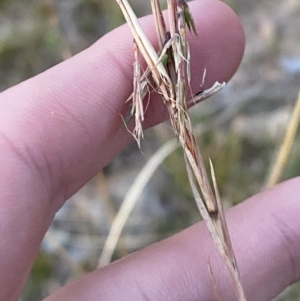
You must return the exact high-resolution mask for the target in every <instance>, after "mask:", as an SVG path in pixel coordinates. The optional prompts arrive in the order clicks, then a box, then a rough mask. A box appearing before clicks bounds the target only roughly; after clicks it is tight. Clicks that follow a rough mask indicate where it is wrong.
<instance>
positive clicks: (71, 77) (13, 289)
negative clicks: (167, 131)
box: [0, 0, 300, 301]
mask: <svg viewBox="0 0 300 301" xmlns="http://www.w3.org/2000/svg"><path fill="white" fill-rule="evenodd" d="M190 7H191V10H192V12H193V15H194V18H195V21H196V26H197V30H198V33H199V37H198V38H195V37H190V42H191V49H192V57H193V58H192V64H193V68H192V77H193V78H194V80H193V89H194V91H195V92H197V89H198V90H199V83H201V78H202V73H200V74H199V72H198V70H204V68H206V69H207V75H206V79H205V81H206V82H205V87H204V88H209V86H211V85H212V84H213V83H214V82H215V81H216V80H218V81H220V82H222V81H228V80H229V79H230V77H231V76H232V75H233V74H234V73H235V71H236V69H237V67H238V65H239V63H240V60H241V58H242V54H243V49H244V34H243V30H242V27H241V24H240V22H239V20H238V18H237V17H236V16H235V14H234V13H233V12H232V11H231V10H230V9H229V8H228V7H227V6H226V5H225V4H223V3H221V2H217V1H215V0H203V1H195V2H193V3H191V5H190ZM142 23H143V26H144V27H145V28H147V30H146V31H147V34H149V36H150V37H151V39H152V40H155V30H154V27H153V26H152V19H151V18H149V17H147V18H144V19H143V20H142ZM111 49H114V51H111ZM132 64H133V46H132V37H131V34H130V32H129V30H128V28H127V27H126V26H123V27H121V28H119V29H117V30H116V31H113V32H111V33H109V34H108V35H106V36H105V37H103V38H102V39H100V40H99V41H98V42H97V43H96V44H95V45H93V46H91V47H90V48H89V49H87V50H85V51H83V52H82V53H80V54H78V55H76V56H75V57H73V58H72V59H70V60H68V61H66V62H63V63H61V64H60V65H58V66H56V67H54V68H52V69H50V70H48V71H46V72H44V73H42V74H40V75H38V76H36V77H34V78H32V79H30V80H28V81H26V82H23V83H21V84H19V85H17V86H15V87H12V88H10V89H8V90H6V91H4V92H3V93H1V94H0V149H1V152H0V166H1V168H0V179H1V181H0V186H1V187H0V237H1V240H0V267H1V273H0V300H6V301H14V300H16V299H17V298H18V296H19V294H20V292H21V289H22V287H23V285H24V283H25V282H26V278H27V276H28V274H29V272H30V269H31V267H32V265H33V262H34V260H35V257H36V255H37V253H38V249H39V246H40V243H41V240H42V238H43V236H44V235H45V232H46V231H47V229H48V227H49V224H50V223H51V220H52V218H53V216H54V214H55V213H56V212H57V210H59V208H60V207H61V206H62V205H63V204H64V202H65V200H66V199H67V198H69V197H70V196H71V195H73V194H74V193H75V192H76V191H77V190H78V189H79V188H80V187H82V186H83V185H84V184H85V183H86V182H87V181H88V180H89V179H91V178H92V177H93V176H94V175H95V174H96V173H97V172H99V171H100V170H101V168H103V167H104V166H105V165H107V164H108V163H109V162H110V161H111V160H112V159H113V157H114V156H115V155H117V154H118V153H120V152H121V150H122V149H123V148H124V147H125V146H126V145H127V144H128V143H129V142H130V141H132V137H131V135H130V134H128V133H127V132H126V131H123V132H122V133H121V134H120V133H119V130H120V128H121V127H122V119H121V118H120V115H119V113H121V112H123V113H124V102H125V100H126V99H127V98H128V96H129V95H130V93H131V92H132V91H131V90H132V76H133V66H132ZM208 101H209V100H208ZM125 110H126V109H125ZM165 118H166V116H165V111H164V109H163V107H162V102H161V100H160V98H158V97H155V96H154V97H152V100H151V105H150V107H149V109H148V111H147V114H146V121H145V124H146V126H147V127H149V126H152V125H154V124H157V123H159V122H161V121H162V120H163V119H165ZM299 184H300V179H293V180H290V181H288V182H285V183H283V184H281V185H279V186H277V187H275V188H273V189H270V190H268V191H266V192H263V193H260V194H258V195H256V196H254V197H252V198H251V199H249V200H246V201H245V202H243V203H242V204H240V205H239V206H236V207H235V208H233V209H231V210H229V212H228V213H227V218H228V223H229V231H230V234H231V236H232V240H233V247H234V250H235V251H236V255H237V261H238V264H239V266H240V270H241V275H242V283H243V285H244V287H245V291H246V295H247V297H248V300H251V301H258V300H264V301H266V300H271V299H272V298H273V297H274V296H276V295H277V294H278V293H280V292H281V291H282V290H283V289H284V288H286V287H287V286H288V285H289V284H291V283H294V282H296V281H298V280H299V278H300V246H299V241H300V219H299V212H300V202H299V201H298V200H299V195H300V188H299V187H300V186H299ZM182 201H183V202H184V200H182ZM208 261H210V262H211V263H212V268H213V270H214V271H215V277H216V279H217V283H218V288H219V291H220V292H221V293H222V296H223V299H222V300H224V301H225V300H228V301H229V300H230V301H231V300H234V298H233V294H234V293H233V289H232V286H231V284H230V280H229V279H228V278H227V276H226V275H227V274H226V273H227V272H226V269H225V268H224V267H223V264H222V261H221V260H220V259H219V257H218V253H217V251H216V250H215V248H214V246H213V244H212V242H211V239H210V237H209V235H208V233H207V230H206V227H205V225H204V224H203V223H198V224H196V225H194V226H193V227H191V228H188V229H186V230H185V231H183V232H181V233H179V234H177V235H175V236H172V237H170V238H169V239H166V240H164V241H162V242H159V243H157V244H154V245H152V246H150V247H148V248H146V249H144V250H142V251H140V252H137V253H135V254H133V255H131V256H129V257H127V258H125V259H123V260H121V261H118V262H117V263H115V264H113V265H110V266H107V267H106V268H103V269H100V270H96V271H94V272H93V273H90V274H87V275H86V276H84V277H82V278H80V279H78V280H76V281H75V282H72V283H71V284H69V285H67V286H65V287H64V288H62V289H60V290H58V291H57V292H55V293H54V294H53V295H52V296H50V297H48V298H47V299H46V300H47V301H54V300H55V301H56V300H65V301H67V300H72V301H76V300H85V301H92V300H122V301H126V300H143V301H144V300H153V301H154V300H155V301H160V300H162V301H168V300H172V301H176V300H178V301H183V300H189V301H192V300H195V301H196V300H205V301H207V300H215V299H214V295H213V289H212V287H213V285H212V279H211V275H210V274H209V272H208V268H207V264H208Z"/></svg>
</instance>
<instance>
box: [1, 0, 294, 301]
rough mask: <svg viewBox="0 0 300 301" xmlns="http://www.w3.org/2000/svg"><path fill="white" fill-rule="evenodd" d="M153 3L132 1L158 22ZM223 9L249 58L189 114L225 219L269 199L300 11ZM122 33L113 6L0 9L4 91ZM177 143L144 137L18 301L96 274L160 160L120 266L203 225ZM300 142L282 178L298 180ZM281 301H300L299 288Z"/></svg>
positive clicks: (120, 252)
mask: <svg viewBox="0 0 300 301" xmlns="http://www.w3.org/2000/svg"><path fill="white" fill-rule="evenodd" d="M149 2H150V1H147V0H144V1H137V0H135V1H133V0H132V1H130V3H132V6H133V7H134V9H135V11H136V12H137V14H138V15H139V16H142V15H145V14H148V13H150V4H149ZM225 2H226V3H228V4H229V5H230V6H231V7H232V8H233V9H234V10H235V11H236V13H237V14H238V15H239V17H240V18H241V20H242V23H243V25H244V28H245V32H246V39H247V45H246V52H245V56H244V59H243V62H242V65H241V67H240V69H239V71H238V72H237V74H236V75H235V76H234V78H233V79H232V81H231V82H230V83H229V84H228V85H227V86H226V87H225V89H224V90H223V91H222V92H221V93H220V94H218V95H216V96H214V97H213V99H211V100H210V101H207V102H204V103H201V104H200V105H198V106H197V107H195V108H193V109H192V110H191V115H192V119H193V122H194V124H195V128H196V129H197V132H198V133H199V135H198V140H199V144H200V145H201V150H202V154H203V156H204V158H207V157H208V156H209V157H210V158H211V159H212V161H213V162H214V166H215V169H216V175H217V180H218V184H219V187H220V190H221V195H222V199H223V201H224V204H225V207H226V208H228V207H231V206H233V205H235V204H237V203H239V202H241V201H242V200H244V199H245V198H247V197H249V196H251V195H253V194H255V193H257V192H258V191H260V190H261V189H262V187H263V185H264V183H265V182H266V179H267V177H268V173H269V171H270V168H271V166H272V162H273V160H274V157H275V155H276V152H277V150H278V147H279V146H280V144H281V142H282V139H283V136H284V131H285V128H286V125H287V122H288V120H289V118H290V115H291V112H292V109H293V106H294V103H295V100H296V98H297V94H298V89H299V86H300V85H299V83H300V42H299V28H300V17H299V16H300V2H299V1H298V0H285V1H280V0H264V1H250V0H226V1H225ZM122 23H124V19H123V17H122V15H121V12H120V10H119V7H118V6H117V4H116V2H115V1H105V0H103V1H102V0H36V1H32V0H27V1H21V0H0V91H3V90H5V89H6V88H8V87H10V86H13V85H15V84H17V83H19V82H21V81H23V80H25V79H27V78H30V77H32V76H34V75H36V74H38V73H40V72H42V71H44V70H46V69H48V68H49V67H51V66H54V65H56V64H58V63H59V62H61V61H63V60H64V59H67V58H68V57H70V56H72V55H74V54H76V53H78V52H79V51H81V50H83V49H85V48H86V47H88V46H90V45H91V44H92V43H93V42H95V41H96V40H97V39H99V38H100V37H101V36H102V35H104V34H105V33H106V32H108V31H110V30H112V29H113V28H115V27H117V26H118V25H120V24H122ZM220 63H222V62H220ZM99 118H101V116H99ZM171 139H173V134H172V131H171V129H170V126H169V125H168V124H167V123H165V124H162V125H160V126H157V127H155V128H154V129H151V130H149V131H147V132H146V134H145V139H144V141H143V143H142V152H141V151H140V150H139V149H138V147H137V145H136V143H132V144H131V145H130V146H129V147H128V148H127V149H126V150H124V152H123V153H122V154H120V155H119V156H118V157H117V158H115V160H114V161H113V162H112V163H111V164H110V165H108V166H107V167H105V168H104V170H103V171H102V172H101V173H99V174H98V175H97V176H96V177H95V178H94V179H92V180H91V181H90V182H89V183H88V184H87V185H86V186H85V187H83V188H82V189H81V190H80V191H79V192H78V193H77V194H76V195H74V196H73V197H72V198H71V199H70V200H69V201H68V202H67V203H66V204H65V206H64V207H63V208H62V209H61V210H60V211H59V212H58V213H57V215H56V217H55V220H54V222H53V224H52V226H51V229H50V230H49V232H48V233H47V235H46V237H45V240H44V242H43V244H42V246H41V251H40V254H39V256H38V258H37V261H36V263H35V265H34V267H33V270H32V272H31V275H30V278H29V281H28V283H27V285H26V287H25V289H24V291H23V294H22V297H21V298H20V300H23V301H27V300H33V301H34V300H40V299H42V298H43V297H46V296H47V295H49V294H50V293H52V292H54V291H55V290H56V289H58V288H59V287H61V286H62V285H64V284H66V283H67V282H68V281H69V280H70V279H72V278H74V277H78V276H80V275H82V274H83V273H86V272H88V271H92V270H93V269H95V268H96V267H97V265H98V261H99V258H100V255H101V253H102V250H103V247H104V243H105V241H106V238H107V235H108V233H109V230H110V227H111V224H112V222H113V221H114V219H115V216H116V214H117V212H118V209H119V208H120V205H121V204H122V202H123V200H124V198H125V196H126V195H127V193H128V191H129V189H130V187H131V185H132V184H133V183H134V181H135V179H136V178H140V175H139V173H140V171H141V170H142V169H143V168H145V165H146V164H147V162H149V160H152V161H150V162H152V163H151V164H152V165H151V164H150V165H151V166H152V167H153V166H154V165H155V164H156V163H157V162H156V163H155V162H154V159H153V156H155V157H154V158H158V159H157V160H158V161H161V163H160V164H157V165H158V167H157V169H156V170H155V171H154V174H153V176H151V177H149V180H147V181H146V182H147V184H146V186H145V188H144V189H143V190H142V191H141V194H139V195H138V197H137V202H136V204H135V206H134V209H133V212H132V214H131V215H130V217H129V219H128V220H127V221H126V225H125V228H124V230H123V232H122V235H121V239H120V240H119V242H118V244H117V247H116V248H115V250H113V260H115V259H117V258H120V257H122V256H124V255H126V254H127V253H130V252H133V251H135V250H138V249H141V248H143V247H145V246H147V245H149V244H151V243H152V242H155V241H158V240H161V239H162V238H164V237H167V236H170V235H171V234H173V233H176V232H178V231H180V230H181V229H183V228H186V227H188V226H190V225H192V224H194V223H196V222H197V221H198V220H199V219H200V217H199V213H198V210H197V209H196V206H195V204H194V200H193V197H192V194H191V191H190V187H189V184H188V180H187V176H186V171H185V165H184V162H183V159H182V151H181V150H180V148H176V146H175V144H173V143H172V142H171V143H169V144H166V143H167V142H168V141H170V140H171ZM299 139H300V137H299V135H298V136H297V137H296V141H295V144H294V146H293V149H292V152H291V154H290V157H289V161H288V165H287V167H286V169H285V172H284V175H283V178H284V179H288V178H291V177H294V176H297V175H299V173H300V160H299V151H300V140H299ZM161 147H164V148H163V151H164V152H163V151H162V149H160V148H161ZM159 150H160V152H158V151H159ZM157 152H158V153H157ZM167 154H168V155H167ZM148 165H149V164H148ZM140 187H141V186H140ZM127 197H128V195H127ZM279 300H300V287H299V285H298V286H297V285H295V286H293V287H292V288H289V289H288V290H286V291H285V292H284V293H283V294H282V295H281V296H279V297H278V298H277V299H276V301H279Z"/></svg>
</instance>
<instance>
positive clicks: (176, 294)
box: [46, 178, 300, 301]
mask: <svg viewBox="0 0 300 301" xmlns="http://www.w3.org/2000/svg"><path fill="white" fill-rule="evenodd" d="M299 183H300V178H298V179H294V180H291V181H289V182H286V183H284V184H281V185H280V186H278V187H275V188H274V189H272V190H268V191H266V192H264V193H261V194H258V195H256V196H254V197H252V198H251V199H249V200H247V201H246V202H244V203H242V204H240V205H238V206H236V207H235V208H233V209H232V210H230V211H229V212H228V214H227V218H228V221H229V230H230V234H231V237H232V240H233V248H234V250H235V253H236V255H237V261H238V265H239V268H240V271H241V275H242V283H243V286H244V288H245V292H246V297H247V300H251V301H267V300H271V299H272V298H273V297H275V296H276V295H277V294H279V293H280V292H281V291H282V290H283V289H284V288H286V287H287V286H289V285H290V284H292V283H293V282H295V281H297V280H299V279H300V246H299V239H300V220H299V217H298V214H299V210H300V203H299V193H300V189H299V187H300V186H299ZM208 263H210V264H211V265H212V270H213V274H214V277H215V278H216V285H217V289H218V292H219V293H220V295H221V297H222V300H224V301H226V300H228V301H229V300H230V301H231V300H236V299H235V296H234V290H233V285H232V283H231V280H230V279H229V275H228V273H227V270H226V269H225V267H224V264H223V262H222V261H221V260H220V257H219V254H218V253H217V251H216V249H215V247H214V246H213V244H212V240H211V238H210V237H209V234H208V232H207V229H206V226H205V225H204V224H203V223H199V224H197V225H195V226H193V227H191V228H189V229H186V230H185V231H183V232H181V233H179V234H177V235H174V236H173V237H170V238H168V239H166V240H164V241H162V242H160V243H157V244H154V245H152V246H150V247H148V248H146V249H144V250H142V251H140V252H136V253H134V254H132V255H130V256H128V257H127V258H125V259H123V260H120V261H118V262H116V263H114V264H112V265H109V266H107V267H105V268H103V269H100V270H97V271H95V272H93V273H91V274H88V275H86V276H84V277H83V278H81V279H79V280H76V281H74V282H71V283H70V284H68V285H67V286H66V287H64V288H62V289H60V290H59V291H57V292H56V293H55V294H54V295H52V296H50V297H48V298H47V299H46V301H58V300H65V301H68V300H72V301H77V300H86V301H93V300H106V301H113V300H123V301H126V300H136V301H139V300H149V301H151V300H153V301H154V300H155V301H160V300H161V301H168V300H170V301H176V300H178V301H183V300H185V301H196V300H216V299H215V294H214V285H213V279H212V275H211V274H210V272H209V270H208Z"/></svg>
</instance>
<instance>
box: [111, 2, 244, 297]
mask: <svg viewBox="0 0 300 301" xmlns="http://www.w3.org/2000/svg"><path fill="white" fill-rule="evenodd" d="M116 1H117V3H118V4H119V6H120V8H121V10H122V12H123V14H124V17H125V19H126V22H127V24H128V25H129V28H130V30H131V32H132V34H133V38H134V54H135V63H134V80H133V93H132V94H131V96H130V98H129V99H128V101H131V110H130V113H129V120H130V119H134V122H135V126H134V130H133V132H132V135H133V137H134V138H135V140H136V141H137V143H138V144H139V145H140V141H141V138H142V137H143V121H144V113H145V107H144V99H145V97H146V95H147V93H148V91H150V88H151V87H155V90H156V91H157V92H158V93H159V94H160V95H161V97H162V100H163V103H164V105H165V106H166V108H167V110H168V113H169V117H170V121H171V124H172V128H173V131H174V134H175V136H176V137H177V138H178V140H179V141H180V143H181V146H182V148H183V151H184V158H185V162H186V168H187V173H188V178H189V181H190V185H191V188H192V191H193V195H194V198H195V201H196V203H197V206H198V208H199V211H200V213H201V216H202V218H203V220H204V221H205V223H206V225H207V227H208V230H209V232H210V235H211V237H212V240H213V241H214V243H215V245H216V247H217V249H218V250H219V253H220V255H221V257H222V259H223V261H224V262H225V264H226V266H227V268H228V270H229V272H230V275H231V278H232V280H233V285H234V288H235V292H236V295H237V297H238V300H239V301H242V300H243V301H245V300H246V297H245V294H244V291H243V288H242V285H241V282H240V275H239V271H238V267H237V263H236V259H235V255H234V252H233V249H232V245H231V241H230V237H229V233H228V229H227V224H226V220H225V214H224V209H223V206H222V203H221V198H220V195H219V191H218V187H217V182H216V177H215V173H214V168H213V164H212V162H211V161H210V173H211V178H212V182H213V188H212V187H211V185H210V182H209V179H208V176H207V172H206V169H205V166H204V163H203V159H202V156H201V153H200V151H199V148H198V146H197V143H196V139H195V135H194V130H193V127H192V124H191V121H190V118H189V115H188V113H187V109H188V106H187V103H188V102H195V103H198V102H200V101H201V100H203V99H206V98H208V97H210V96H211V95H213V94H215V93H216V92H218V91H219V90H221V89H222V88H223V87H224V85H225V83H219V82H216V83H215V84H214V85H213V86H212V87H211V88H209V89H207V90H204V91H201V92H200V93H197V94H196V95H194V97H193V98H192V99H189V100H188V99H187V90H188V89H189V88H190V82H191V71H190V63H191V56H190V48H189V43H188V41H187V35H186V30H187V29H188V30H190V31H192V32H194V34H197V32H196V26H195V22H194V19H193V17H192V15H191V12H190V9H189V6H188V4H187V3H186V1H185V0H168V1H167V5H168V6H167V12H168V22H169V24H168V25H169V26H168V28H169V30H167V27H166V24H165V19H164V17H163V14H162V10H161V5H160V2H159V0H150V1H151V7H152V12H153V16H154V22H155V28H156V33H157V39H158V45H159V50H158V51H156V50H155V48H154V46H153V45H152V43H151V42H150V41H149V39H148V38H147V36H146V34H145V33H144V31H143V29H142V27H141V25H140V23H139V21H138V19H137V17H136V15H135V13H134V11H133V10H132V8H131V5H130V4H129V2H128V1H127V0H116ZM141 58H143V59H144V60H145V61H146V64H147V69H146V70H145V71H144V72H143V73H142V68H141ZM205 72H206V70H205V71H204V75H203V81H204V80H205ZM127 121H128V120H127ZM210 270H211V269H210ZM212 278H213V279H214V277H213V275H212Z"/></svg>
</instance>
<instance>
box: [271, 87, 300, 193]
mask: <svg viewBox="0 0 300 301" xmlns="http://www.w3.org/2000/svg"><path fill="white" fill-rule="evenodd" d="M299 120H300V91H299V94H298V98H297V100H296V103H295V106H294V110H293V113H292V116H291V119H290V122H289V124H288V126H287V130H286V133H285V137H284V140H283V143H282V145H281V147H280V150H279V153H278V156H277V157H276V160H275V163H274V164H273V166H272V169H271V172H270V175H269V178H268V180H267V183H266V187H267V188H269V187H272V186H274V185H276V184H277V183H279V181H280V179H281V177H282V174H283V171H284V168H285V166H286V163H287V161H288V158H289V155H290V152H291V149H292V146H293V143H294V141H295V137H296V134H297V131H298V127H299Z"/></svg>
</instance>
